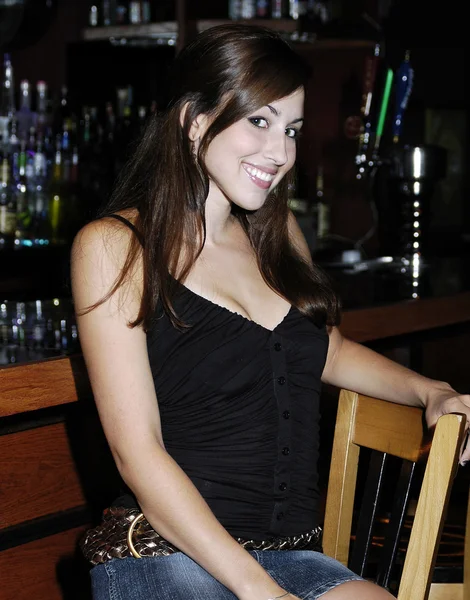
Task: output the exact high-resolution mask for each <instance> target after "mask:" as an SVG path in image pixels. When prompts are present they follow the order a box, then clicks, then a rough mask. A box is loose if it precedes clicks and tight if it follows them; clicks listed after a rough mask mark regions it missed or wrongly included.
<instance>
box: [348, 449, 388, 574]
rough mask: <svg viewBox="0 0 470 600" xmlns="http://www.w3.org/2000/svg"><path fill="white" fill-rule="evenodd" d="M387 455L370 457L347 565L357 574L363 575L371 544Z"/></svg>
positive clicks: (375, 454) (380, 454) (377, 454)
mask: <svg viewBox="0 0 470 600" xmlns="http://www.w3.org/2000/svg"><path fill="white" fill-rule="evenodd" d="M386 462H387V455H386V454H385V453H378V452H373V453H372V456H371V457H370V463H369V469H368V473H367V480H366V485H365V488H364V494H363V496H362V506H361V510H360V513H359V520H358V523H357V528H356V540H355V542H354V546H353V551H352V553H351V560H350V562H349V567H350V569H351V570H352V571H354V572H355V573H357V574H358V575H361V576H364V575H365V570H366V566H367V561H368V559H369V553H370V547H371V544H372V531H373V527H374V522H375V517H376V513H377V507H378V503H379V499H380V496H381V493H382V484H383V478H384V473H385V465H386Z"/></svg>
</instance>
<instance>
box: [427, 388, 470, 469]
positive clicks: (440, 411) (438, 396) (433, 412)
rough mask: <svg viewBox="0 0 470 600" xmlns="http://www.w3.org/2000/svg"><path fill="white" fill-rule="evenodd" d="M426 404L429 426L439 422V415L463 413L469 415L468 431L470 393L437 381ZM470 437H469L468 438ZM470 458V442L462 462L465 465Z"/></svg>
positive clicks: (468, 418) (469, 418)
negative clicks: (460, 392) (462, 392)
mask: <svg viewBox="0 0 470 600" xmlns="http://www.w3.org/2000/svg"><path fill="white" fill-rule="evenodd" d="M425 405H426V422H427V425H428V427H432V426H434V425H435V424H436V423H437V420H438V419H439V417H442V415H447V414H449V413H462V414H464V415H465V416H466V417H467V425H466V429H467V433H468V431H469V426H470V395H469V394H459V393H458V392H456V391H455V390H454V389H453V388H452V387H451V386H450V385H448V384H447V383H443V382H436V385H435V386H433V387H432V388H431V390H430V391H429V392H428V395H427V400H426V402H425ZM467 439H468V438H467ZM468 460H470V444H469V443H467V445H466V447H465V444H464V447H463V448H462V452H461V455H460V464H461V465H464V464H465V463H466V462H467V461H468Z"/></svg>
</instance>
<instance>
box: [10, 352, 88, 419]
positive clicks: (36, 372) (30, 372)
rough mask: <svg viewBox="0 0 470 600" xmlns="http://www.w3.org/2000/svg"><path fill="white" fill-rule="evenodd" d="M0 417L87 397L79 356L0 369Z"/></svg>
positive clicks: (83, 370)
mask: <svg viewBox="0 0 470 600" xmlns="http://www.w3.org/2000/svg"><path fill="white" fill-rule="evenodd" d="M0 390H1V393H0V417H5V416H10V415H14V414H18V413H22V412H28V411H31V410H38V409H40V408H47V407H50V406H58V405H60V404H66V403H68V402H75V401H76V400H77V399H78V398H84V397H88V396H90V395H91V391H90V386H89V381H88V376H87V374H86V368H85V364H84V361H83V358H82V357H81V356H71V357H63V358H53V359H49V360H43V361H38V362H33V363H27V364H24V365H13V366H9V367H4V368H0Z"/></svg>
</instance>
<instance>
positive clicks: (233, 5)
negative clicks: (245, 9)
mask: <svg viewBox="0 0 470 600" xmlns="http://www.w3.org/2000/svg"><path fill="white" fill-rule="evenodd" d="M241 7H242V2H241V0H229V3H228V18H229V19H233V20H234V21H236V20H237V19H240V18H241V16H242V9H241Z"/></svg>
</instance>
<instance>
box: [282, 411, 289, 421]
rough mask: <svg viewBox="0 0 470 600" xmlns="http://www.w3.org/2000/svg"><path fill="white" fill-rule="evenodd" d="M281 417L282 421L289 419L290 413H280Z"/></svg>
mask: <svg viewBox="0 0 470 600" xmlns="http://www.w3.org/2000/svg"><path fill="white" fill-rule="evenodd" d="M282 416H283V417H284V419H290V412H289V411H288V410H285V411H284V412H283V413H282Z"/></svg>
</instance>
